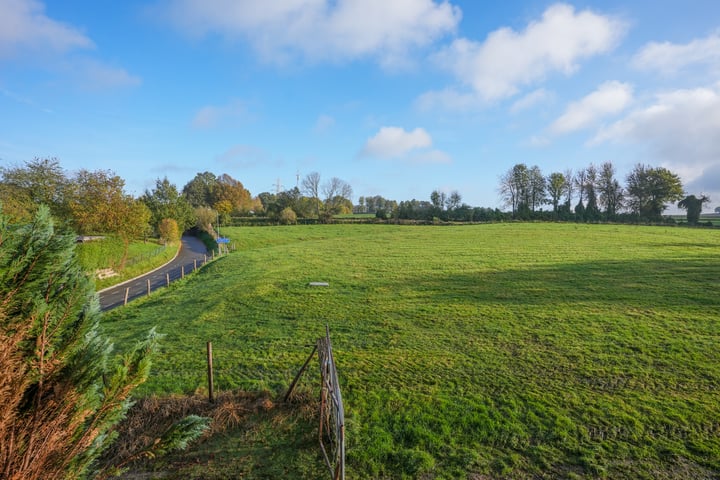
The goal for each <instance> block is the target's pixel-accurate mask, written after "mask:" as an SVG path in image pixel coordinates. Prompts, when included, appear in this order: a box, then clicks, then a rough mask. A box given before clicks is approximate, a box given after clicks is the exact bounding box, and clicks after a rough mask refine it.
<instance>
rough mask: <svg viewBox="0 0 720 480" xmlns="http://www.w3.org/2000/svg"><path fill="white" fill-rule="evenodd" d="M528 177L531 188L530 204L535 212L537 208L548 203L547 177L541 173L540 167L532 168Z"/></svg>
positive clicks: (534, 166)
mask: <svg viewBox="0 0 720 480" xmlns="http://www.w3.org/2000/svg"><path fill="white" fill-rule="evenodd" d="M528 175H529V179H528V180H529V187H530V191H529V195H528V200H529V201H528V203H529V205H530V210H532V211H533V212H535V209H536V208H538V207H540V205H542V204H544V203H545V202H546V184H545V177H544V176H543V174H542V172H541V171H540V167H538V166H537V165H533V166H532V167H531V168H530V170H529V172H528Z"/></svg>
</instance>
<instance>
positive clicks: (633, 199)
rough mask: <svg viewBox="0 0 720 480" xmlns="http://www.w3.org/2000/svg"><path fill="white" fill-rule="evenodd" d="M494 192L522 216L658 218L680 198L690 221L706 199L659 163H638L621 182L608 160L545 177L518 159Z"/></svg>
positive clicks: (696, 218) (694, 221)
mask: <svg viewBox="0 0 720 480" xmlns="http://www.w3.org/2000/svg"><path fill="white" fill-rule="evenodd" d="M498 192H499V194H500V197H501V199H502V201H503V203H504V204H505V205H506V206H507V207H509V208H510V209H511V212H512V217H513V218H515V219H520V220H531V219H545V220H551V219H552V220H565V221H568V220H571V221H580V222H599V221H609V222H617V221H631V222H637V221H644V222H661V221H663V212H665V210H666V209H667V205H668V204H670V203H674V202H678V203H677V206H678V207H679V208H682V209H684V210H686V211H687V221H688V223H690V224H697V223H698V221H699V220H700V213H701V212H702V206H703V204H705V203H708V202H709V201H710V198H709V197H707V196H706V195H700V197H696V196H695V195H687V194H686V193H685V192H684V189H683V185H682V182H681V180H680V177H679V176H678V175H677V174H675V173H673V172H671V171H670V170H668V169H666V168H663V167H652V166H648V165H643V164H637V165H635V167H633V169H632V170H631V171H630V172H629V173H628V174H627V176H626V177H625V184H624V185H623V184H621V183H620V181H619V180H618V179H617V178H616V170H615V167H614V166H613V164H612V162H605V163H603V164H602V165H600V166H599V167H597V166H595V165H593V164H590V165H589V166H587V167H586V168H582V169H580V170H578V171H576V172H573V171H572V170H570V169H568V170H565V171H564V172H552V173H550V174H549V175H547V176H545V175H543V173H542V172H541V170H540V168H539V167H538V166H532V167H528V166H527V165H526V164H524V163H518V164H516V165H514V166H513V167H512V168H510V169H509V170H508V171H507V172H505V173H504V174H503V175H502V176H501V177H500V184H499V187H498ZM546 205H549V206H550V207H551V210H549V211H548V210H545V209H544V206H546Z"/></svg>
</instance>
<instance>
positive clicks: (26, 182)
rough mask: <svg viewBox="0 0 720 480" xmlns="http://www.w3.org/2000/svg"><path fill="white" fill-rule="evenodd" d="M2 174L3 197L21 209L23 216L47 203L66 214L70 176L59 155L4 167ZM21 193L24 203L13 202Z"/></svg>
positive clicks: (54, 210) (58, 212) (52, 210)
mask: <svg viewBox="0 0 720 480" xmlns="http://www.w3.org/2000/svg"><path fill="white" fill-rule="evenodd" d="M0 175H1V176H2V180H1V181H0V183H1V184H2V188H0V192H5V194H4V195H3V197H6V200H9V203H10V204H12V205H14V206H15V207H17V208H18V209H19V210H18V213H19V214H20V215H21V216H23V217H25V218H30V216H31V215H32V213H34V212H35V209H37V207H38V206H39V205H47V206H48V207H50V211H51V212H52V213H53V214H55V215H58V216H63V214H64V212H63V206H64V201H63V194H64V192H65V186H66V184H67V176H66V175H65V171H64V170H63V169H62V167H60V162H59V160H58V159H57V158H34V159H33V160H31V161H29V162H26V163H25V166H23V167H12V168H6V167H0ZM17 195H19V196H20V197H21V199H20V202H21V203H18V202H13V200H14V199H17V197H16V196H17ZM25 201H27V203H24V202H25ZM23 206H24V208H21V207H23Z"/></svg>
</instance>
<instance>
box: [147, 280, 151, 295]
mask: <svg viewBox="0 0 720 480" xmlns="http://www.w3.org/2000/svg"><path fill="white" fill-rule="evenodd" d="M147 286H148V295H150V279H149V278H148V280H147Z"/></svg>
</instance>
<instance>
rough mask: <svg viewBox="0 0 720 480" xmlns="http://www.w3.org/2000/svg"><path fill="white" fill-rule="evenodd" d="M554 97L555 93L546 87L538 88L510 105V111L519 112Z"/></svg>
mask: <svg viewBox="0 0 720 480" xmlns="http://www.w3.org/2000/svg"><path fill="white" fill-rule="evenodd" d="M552 98H553V94H552V93H550V92H548V91H547V90H545V89H544V88H538V89H537V90H533V91H532V92H530V93H528V94H527V95H525V96H524V97H522V98H520V99H519V100H517V101H516V102H515V103H513V104H512V106H511V107H510V113H518V112H522V111H525V110H528V109H531V108H533V107H535V106H536V105H539V104H542V103H545V102H547V101H549V100H551V99H552Z"/></svg>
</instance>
